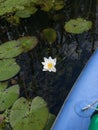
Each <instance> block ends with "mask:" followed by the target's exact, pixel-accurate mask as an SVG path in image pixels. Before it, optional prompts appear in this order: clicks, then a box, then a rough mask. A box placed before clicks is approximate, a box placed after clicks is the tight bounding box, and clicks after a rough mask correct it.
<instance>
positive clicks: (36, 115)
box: [9, 97, 49, 130]
mask: <svg viewBox="0 0 98 130" xmlns="http://www.w3.org/2000/svg"><path fill="white" fill-rule="evenodd" d="M39 101H40V102H39ZM48 115H49V112H48V108H47V105H46V103H45V101H44V100H43V99H42V98H40V97H36V98H34V99H33V100H32V102H31V101H28V100H26V99H25V98H23V97H22V98H20V99H18V100H17V101H16V102H15V103H14V105H13V107H12V109H11V113H10V117H9V119H10V124H11V126H12V128H13V130H22V129H23V130H32V128H33V129H34V130H43V128H44V125H45V123H46V121H47V119H48Z"/></svg>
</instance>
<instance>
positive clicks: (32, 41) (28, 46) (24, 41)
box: [17, 36, 38, 52]
mask: <svg viewBox="0 0 98 130" xmlns="http://www.w3.org/2000/svg"><path fill="white" fill-rule="evenodd" d="M17 41H18V42H20V43H21V46H22V48H23V50H24V52H28V51H30V50H32V49H33V48H34V47H35V46H36V45H37V43H38V40H37V38H36V37H35V36H32V37H30V36H28V37H22V38H19V39H18V40H17Z"/></svg>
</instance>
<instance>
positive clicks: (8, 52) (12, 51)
mask: <svg viewBox="0 0 98 130" xmlns="http://www.w3.org/2000/svg"><path fill="white" fill-rule="evenodd" d="M22 52H23V49H22V47H21V46H20V44H19V43H18V42H17V41H15V40H12V41H8V42H5V43H3V44H2V45H0V59H3V58H12V57H16V56H18V55H19V54H21V53H22ZM0 67H1V66H0Z"/></svg>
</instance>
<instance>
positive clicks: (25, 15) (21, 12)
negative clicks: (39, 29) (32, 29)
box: [15, 6, 37, 18]
mask: <svg viewBox="0 0 98 130" xmlns="http://www.w3.org/2000/svg"><path fill="white" fill-rule="evenodd" d="M36 11H37V8H35V7H33V6H32V7H29V8H24V10H18V11H16V13H15V16H18V17H20V18H28V17H30V16H31V15H32V14H34V13H35V12H36Z"/></svg>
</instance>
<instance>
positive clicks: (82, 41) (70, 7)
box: [0, 0, 98, 115]
mask: <svg viewBox="0 0 98 130" xmlns="http://www.w3.org/2000/svg"><path fill="white" fill-rule="evenodd" d="M65 2H66V5H65V6H64V8H63V9H62V10H59V11H51V12H48V13H47V12H44V11H37V12H36V13H35V14H33V15H32V16H31V17H30V18H25V19H21V21H20V24H19V25H13V24H11V23H9V22H7V21H6V20H5V19H4V18H1V20H0V43H1V44H2V43H4V42H6V41H9V40H16V39H18V38H19V37H22V36H36V37H37V38H38V44H37V46H36V47H35V48H34V49H32V50H31V51H29V52H27V53H23V54H21V55H19V56H18V57H16V61H17V63H18V64H19V65H20V66H21V71H20V72H19V73H18V74H17V75H16V76H14V77H13V78H11V79H10V80H9V85H14V84H16V83H18V84H19V85H21V88H20V93H21V96H23V97H26V98H28V99H29V98H34V97H36V96H40V97H43V98H44V99H45V101H46V102H47V104H48V108H49V111H50V112H51V113H52V114H55V115H57V114H58V112H59V110H60V108H61V106H62V104H63V102H64V100H65V98H66V97H67V95H68V93H69V91H70V90H71V88H72V86H73V84H74V82H75V81H76V79H77V77H78V76H79V74H80V72H81V71H82V69H83V67H84V66H85V64H86V63H87V61H88V59H89V58H90V56H91V55H92V53H93V52H94V50H95V49H96V48H97V47H98V37H97V36H98V6H96V1H95V0H79V1H78V0H75V1H73V0H69V1H67V0H66V1H65ZM78 17H82V18H84V19H88V20H91V21H92V22H93V25H92V28H91V29H90V30H89V31H86V32H83V33H81V34H72V33H68V32H66V31H65V30H64V24H65V22H67V21H68V20H70V19H75V18H78ZM45 28H54V29H55V30H56V33H57V38H56V41H55V42H54V43H53V44H49V43H48V42H47V41H46V40H44V39H43V38H42V30H43V29H45ZM49 56H51V57H52V58H57V64H56V70H57V71H56V72H55V73H54V72H48V71H45V72H44V71H42V69H43V65H42V63H41V62H43V60H44V57H46V58H48V57H49Z"/></svg>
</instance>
